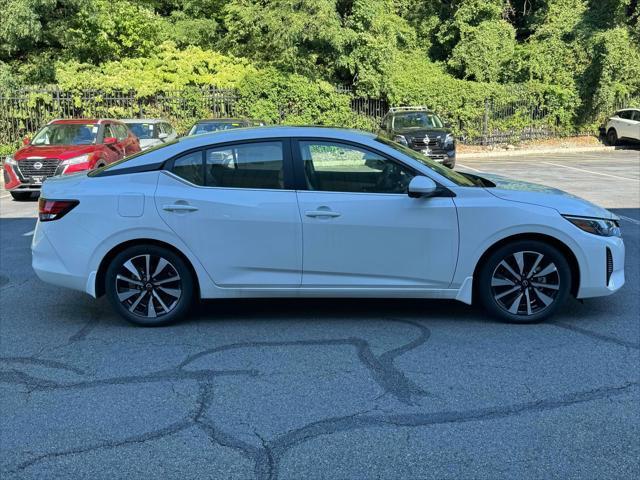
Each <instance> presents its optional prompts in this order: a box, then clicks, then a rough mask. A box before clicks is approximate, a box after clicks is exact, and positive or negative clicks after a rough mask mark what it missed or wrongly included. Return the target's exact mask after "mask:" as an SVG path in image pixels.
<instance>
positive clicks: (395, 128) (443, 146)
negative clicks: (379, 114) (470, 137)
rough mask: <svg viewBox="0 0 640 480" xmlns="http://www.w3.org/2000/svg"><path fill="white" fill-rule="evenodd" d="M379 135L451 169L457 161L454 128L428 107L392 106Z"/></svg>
mask: <svg viewBox="0 0 640 480" xmlns="http://www.w3.org/2000/svg"><path fill="white" fill-rule="evenodd" d="M379 134H380V135H381V136H384V137H386V138H389V139H391V140H393V141H394V142H398V143H399V144H401V145H404V146H406V147H409V148H411V149H412V150H415V151H417V152H420V153H422V154H423V155H425V156H427V157H429V158H430V159H432V160H435V161H436V162H440V163H442V164H444V165H446V166H447V167H449V168H453V167H454V166H455V164H456V139H455V137H454V136H453V133H452V131H451V129H450V128H448V126H447V124H446V123H445V122H444V121H443V120H442V119H441V118H440V117H439V116H438V115H437V114H436V113H434V112H432V111H431V110H429V109H428V108H427V107H395V108H390V109H389V112H388V113H387V114H386V115H385V116H384V118H383V119H382V122H381V123H380V131H379Z"/></svg>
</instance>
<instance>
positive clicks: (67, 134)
mask: <svg viewBox="0 0 640 480" xmlns="http://www.w3.org/2000/svg"><path fill="white" fill-rule="evenodd" d="M97 135H98V125H95V124H93V123H88V124H84V123H52V124H51V125H47V126H46V127H44V128H43V129H42V130H40V131H39V132H38V133H37V134H36V136H35V137H33V140H32V141H31V145H91V144H93V143H95V141H96V137H97Z"/></svg>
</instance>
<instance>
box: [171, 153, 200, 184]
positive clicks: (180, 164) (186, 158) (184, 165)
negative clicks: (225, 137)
mask: <svg viewBox="0 0 640 480" xmlns="http://www.w3.org/2000/svg"><path fill="white" fill-rule="evenodd" d="M171 171H172V172H173V173H174V174H176V175H177V176H179V177H181V178H184V179H185V180H186V181H187V182H190V183H193V184H194V185H204V169H203V163H202V151H201V150H198V151H196V152H190V153H187V154H186V155H182V156H181V157H178V158H176V159H175V160H174V161H173V167H172V169H171Z"/></svg>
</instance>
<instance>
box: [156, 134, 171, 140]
mask: <svg viewBox="0 0 640 480" xmlns="http://www.w3.org/2000/svg"><path fill="white" fill-rule="evenodd" d="M168 136H169V134H168V133H159V134H158V138H159V139H160V140H164V139H165V138H167V137H168Z"/></svg>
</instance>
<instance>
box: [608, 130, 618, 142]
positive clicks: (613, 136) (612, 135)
mask: <svg viewBox="0 0 640 480" xmlns="http://www.w3.org/2000/svg"><path fill="white" fill-rule="evenodd" d="M607 143H608V144H609V145H612V146H616V145H617V144H618V132H616V129H615V128H610V129H609V131H608V132H607Z"/></svg>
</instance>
